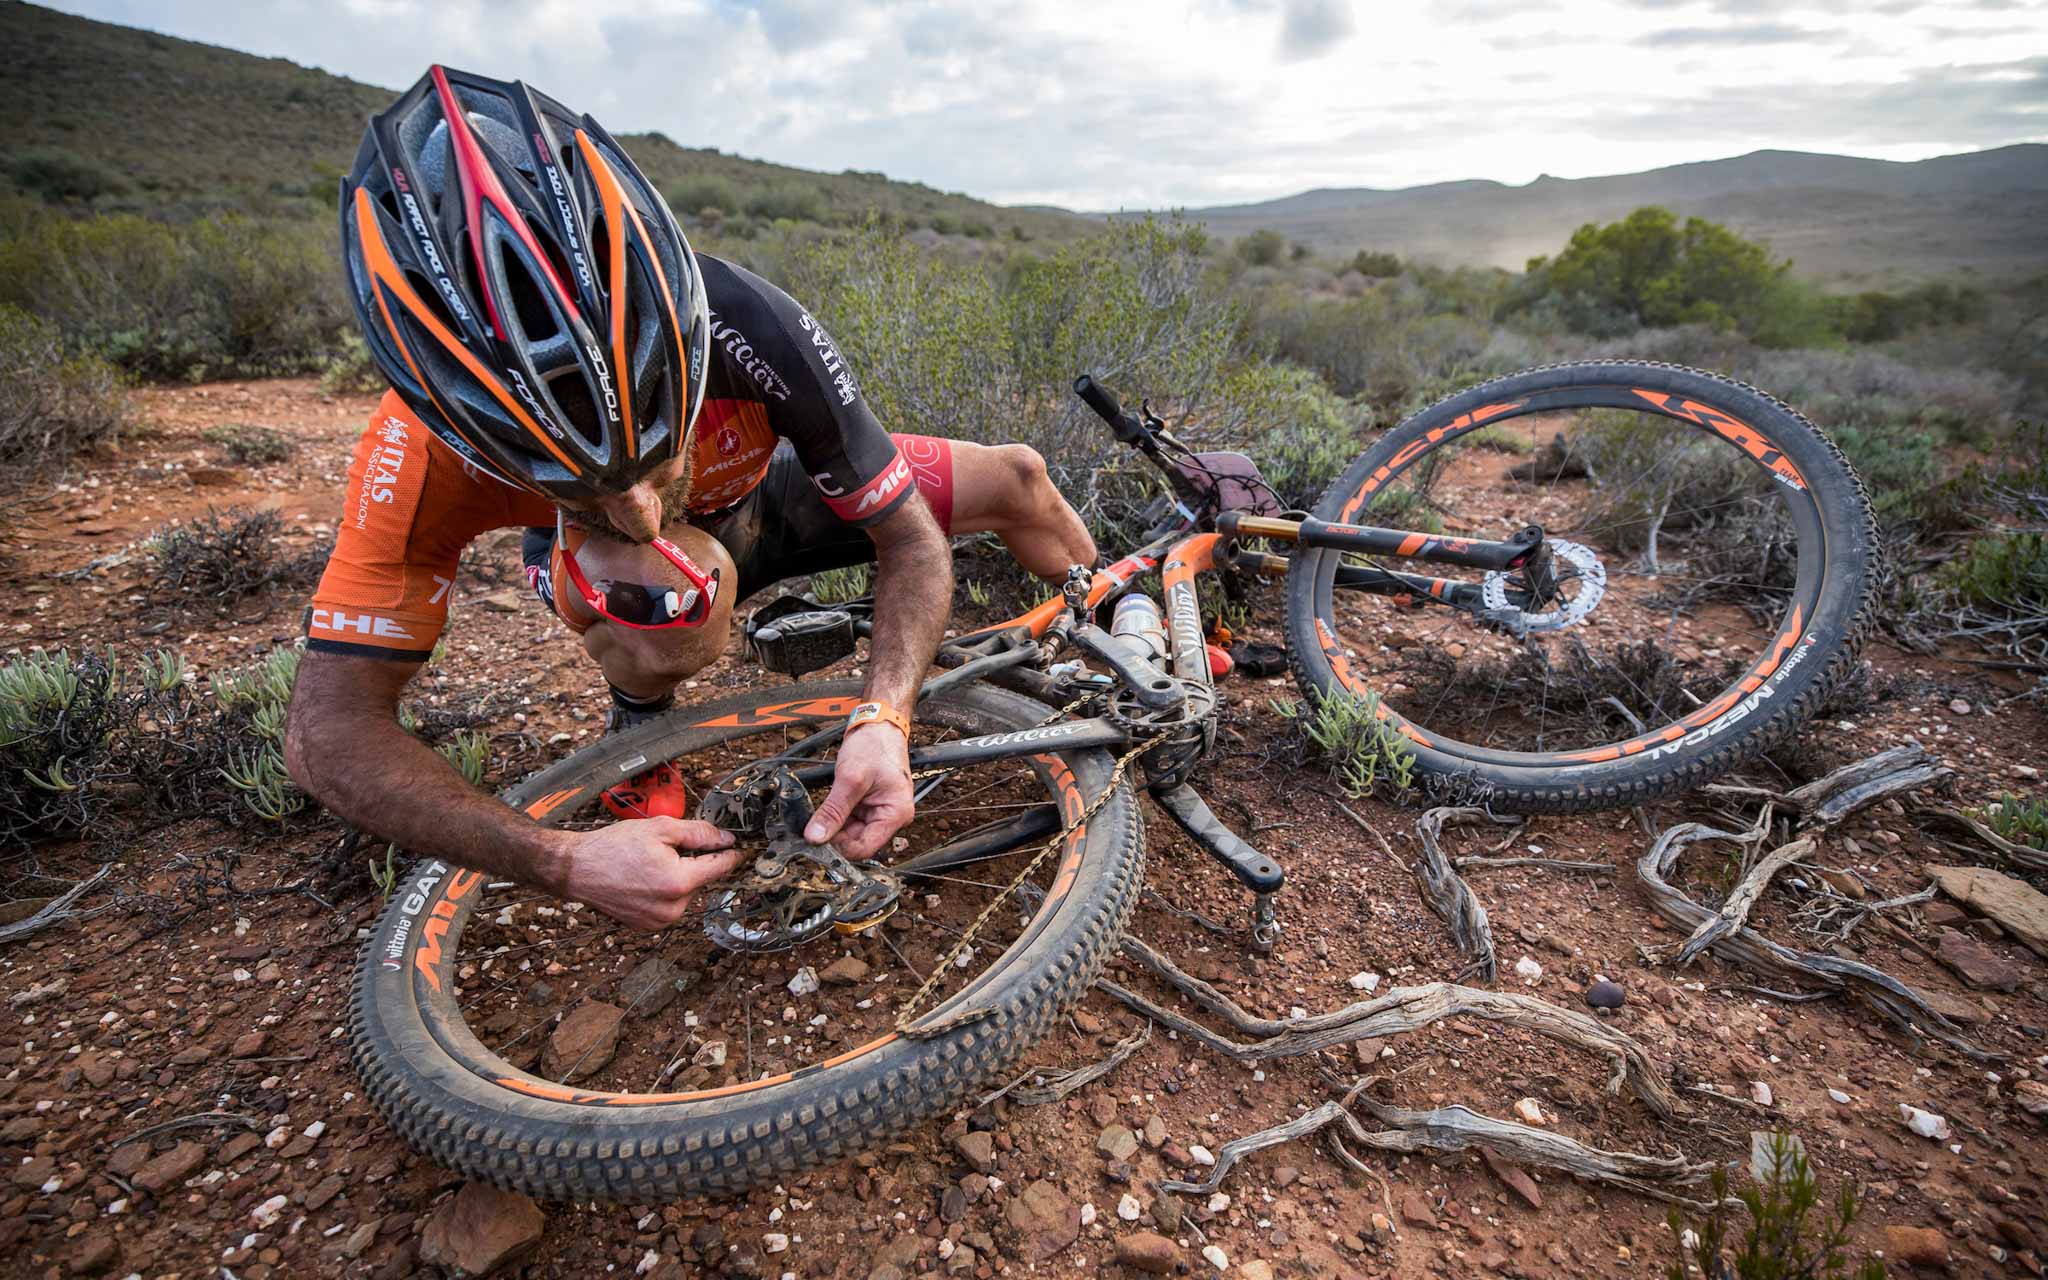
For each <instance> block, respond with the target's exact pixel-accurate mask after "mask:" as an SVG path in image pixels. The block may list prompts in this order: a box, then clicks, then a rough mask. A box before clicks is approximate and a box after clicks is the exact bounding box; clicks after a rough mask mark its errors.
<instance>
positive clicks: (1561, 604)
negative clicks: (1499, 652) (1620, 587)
mask: <svg viewBox="0 0 2048 1280" xmlns="http://www.w3.org/2000/svg"><path fill="white" fill-rule="evenodd" d="M1545 545H1546V546H1547V547H1548V548H1549V550H1550V557H1551V560H1552V562H1553V564H1554V565H1570V566H1571V572H1570V573H1569V574H1566V573H1557V574H1556V577H1557V581H1558V585H1559V587H1560V588H1562V589H1565V590H1568V591H1569V594H1568V595H1566V596H1564V597H1563V598H1562V599H1560V600H1557V601H1554V602H1553V603H1554V604H1555V606H1556V607H1555V608H1552V609H1550V610H1548V611H1547V612H1543V613H1530V612H1529V611H1527V610H1521V611H1519V612H1520V613H1521V623H1522V627H1523V628H1524V629H1525V630H1528V631H1561V630H1563V629H1564V628H1566V627H1569V626H1571V625H1573V624H1574V623H1578V622H1583V621H1585V619H1586V615H1588V614H1590V613H1592V612H1593V610H1594V608H1595V607H1596V606H1598V605H1599V603H1600V597H1601V596H1603V595H1605V594H1606V593H1607V566H1606V565H1604V564H1602V563H1601V562H1600V556H1599V554H1598V553H1597V552H1595V551H1594V550H1593V548H1591V547H1588V546H1582V545H1581V544H1579V543H1576V542H1567V541H1565V540H1564V539H1562V538H1552V539H1549V540H1548V542H1547V543H1546V544H1545ZM1513 576H1514V575H1512V574H1510V573H1504V572H1494V573H1489V574H1487V575H1486V578H1485V580H1484V581H1483V582H1481V584H1480V588H1479V590H1480V597H1481V599H1482V600H1483V601H1484V602H1485V605H1486V608H1487V610H1488V611H1489V612H1491V613H1495V614H1498V613H1499V612H1500V611H1502V610H1508V611H1510V612H1514V611H1515V610H1514V609H1513V606H1511V605H1510V604H1509V603H1508V584H1509V582H1510V581H1511V580H1512V578H1513Z"/></svg>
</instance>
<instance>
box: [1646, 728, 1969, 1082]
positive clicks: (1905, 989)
mask: <svg viewBox="0 0 2048 1280" xmlns="http://www.w3.org/2000/svg"><path fill="white" fill-rule="evenodd" d="M1887 754H1889V753H1887ZM1770 816H1771V815H1770V811H1769V809H1768V807H1767V808H1766V809H1765V811H1764V813H1763V815H1762V817H1761V818H1760V819H1759V820H1758V823H1757V825H1756V826H1754V827H1752V828H1751V829H1750V830H1748V831H1746V832H1735V831H1723V830H1720V829H1719V828H1717V827H1709V826H1707V825H1705V824H1704V823H1698V822H1684V823H1680V824H1679V825H1677V826H1675V827H1672V828H1670V829H1668V830H1666V831H1665V832H1664V833H1663V834H1662V835H1660V836H1658V837H1657V839H1656V841H1655V843H1653V844H1652V845H1651V846H1650V848H1649V850H1648V851H1647V852H1645V853H1644V854H1643V856H1642V858H1641V860H1640V861H1638V862H1637V863H1636V876H1637V878H1638V879H1639V880H1640V881H1641V883H1642V885H1643V888H1644V890H1645V891H1646V892H1647V893H1648V894H1649V896H1650V905H1651V907H1652V908H1653V909H1654V910H1655V911H1656V912H1657V914H1658V915H1660V916H1663V917H1664V918H1665V919H1666V920H1669V921H1671V922H1672V923H1673V924H1676V925H1679V926H1681V927H1684V928H1687V929H1691V930H1695V931H1700V930H1704V929H1705V928H1706V927H1707V926H1709V925H1711V924H1713V923H1714V922H1715V921H1716V920H1717V919H1718V916H1717V914H1716V913H1715V912H1713V911H1710V910H1708V909H1707V908H1706V907H1703V906H1701V905H1700V904H1699V903H1697V902H1694V901H1693V900H1692V899H1691V898H1689V897H1687V896H1686V895H1685V894H1684V893H1683V892H1681V891H1680V890H1679V889H1677V888H1676V887H1674V886H1673V885H1671V884H1670V883H1669V882H1668V881H1667V880H1666V879H1665V876H1666V875H1667V874H1668V873H1669V872H1670V870H1671V868H1672V867H1673V866H1675V865H1677V862H1678V859H1679V857H1680V855H1681V854H1683V853H1684V851H1685V850H1686V849H1687V848H1688V847H1690V846H1692V845H1694V844H1700V843H1704V842H1707V841H1714V840H1726V841H1732V842H1734V843H1735V844H1737V845H1741V846H1744V847H1746V848H1754V847H1755V846H1757V845H1759V844H1761V843H1762V841H1763V840H1764V839H1765V838H1766V837H1767V836H1768V834H1769V831H1770ZM1708 946H1709V949H1711V950H1712V951H1713V952H1714V954H1715V955H1717V956H1720V957H1721V958H1722V959H1724V960H1728V961H1730V962H1731V963H1734V964H1736V965H1738V966H1740V967H1742V968H1744V969H1749V970H1751V971H1753V972H1756V973H1760V974H1763V975H1764V976H1766V977H1771V978H1780V979H1791V980H1792V981H1795V982H1799V983H1803V984H1805V985H1807V986H1819V987H1824V988H1829V989H1832V990H1837V991H1843V992H1846V993H1847V994H1849V995H1853V996H1855V997H1856V998H1857V999H1858V1000H1861V1001H1862V1002H1863V1003H1865V1004H1866V1005H1869V1006H1870V1007H1871V1008H1873V1009H1875V1010H1877V1011H1878V1012H1879V1013H1881V1014H1883V1015H1884V1016H1885V1017H1887V1018H1889V1019H1891V1020H1892V1021H1893V1022H1895V1023H1897V1024H1898V1025H1899V1026H1901V1027H1903V1028H1905V1029H1906V1030H1907V1031H1908V1032H1911V1033H1912V1034H1914V1035H1925V1036H1931V1037H1933V1038H1934V1039H1936V1040H1939V1041H1941V1042H1942V1043H1943V1044H1946V1045H1948V1046H1949V1047H1950V1048H1952V1049H1954V1050H1955V1051H1956V1052H1958V1053H1960V1054H1962V1055H1964V1056H1965V1057H1967V1058H1971V1059H1973V1060H1975V1061H1978V1062H1988V1061H1992V1060H1995V1059H1997V1058H1998V1057H2000V1055H1998V1054H1995V1053H1991V1052H1988V1051H1987V1050H1985V1049H1982V1048H1980V1047H1978V1046H1977V1045H1976V1044H1975V1043H1973V1042H1972V1041H1970V1040H1969V1039H1967V1038H1966V1037H1964V1035H1963V1034H1962V1032H1961V1030H1960V1029H1959V1028H1957V1027H1956V1025H1955V1024H1954V1023H1952V1022H1950V1021H1949V1020H1948V1019H1947V1018H1944V1017H1942V1016H1941V1014H1939V1013H1937V1012H1936V1011H1935V1010H1934V1007H1933V1006H1932V1005H1931V1004H1929V1003H1928V1001H1927V998H1926V997H1925V996H1923V995H1921V994H1920V993H1919V992H1918V991H1915V990H1914V989H1913V988H1911V987H1909V986H1907V985H1906V984H1905V983H1903V982H1900V981H1899V980H1898V979H1897V978H1894V977H1892V976H1891V975H1890V974H1887V973H1885V972H1884V971H1882V970H1880V969H1874V968H1872V967H1871V966H1869V965H1867V964H1862V963H1859V962H1857V961H1854V960H1844V959H1841V958H1840V957H1837V956H1832V955H1826V954H1823V953H1820V952H1814V951H1795V950H1793V949H1792V948H1790V947H1786V946H1782V945H1780V944H1778V943H1776V942H1773V941H1771V940H1770V939H1769V938H1766V937H1764V936H1763V935H1762V934H1760V933H1758V932H1757V931H1756V930H1754V929H1751V928H1749V927H1748V926H1747V925H1740V924H1738V925H1737V926H1736V927H1734V928H1732V929H1731V930H1729V931H1728V932H1726V933H1725V934H1722V935H1720V936H1717V937H1716V938H1714V939H1713V940H1711V941H1710V942H1709V943H1708ZM1643 950H1644V952H1645V956H1646V958H1651V959H1654V957H1651V956H1649V954H1648V949H1647V948H1644V949H1643Z"/></svg>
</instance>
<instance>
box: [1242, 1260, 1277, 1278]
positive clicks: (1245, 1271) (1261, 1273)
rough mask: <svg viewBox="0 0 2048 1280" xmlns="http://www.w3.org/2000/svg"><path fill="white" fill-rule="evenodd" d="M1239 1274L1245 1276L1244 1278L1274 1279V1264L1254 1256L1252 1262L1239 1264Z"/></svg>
mask: <svg viewBox="0 0 2048 1280" xmlns="http://www.w3.org/2000/svg"><path fill="white" fill-rule="evenodd" d="M1237 1274H1238V1275H1239V1276H1241V1277H1243V1280H1273V1264H1272V1263H1270V1262H1266V1261H1264V1260H1263V1259H1258V1258H1254V1259H1253V1260H1252V1261H1250V1262H1246V1263H1241V1264H1239V1266H1238V1268H1237Z"/></svg>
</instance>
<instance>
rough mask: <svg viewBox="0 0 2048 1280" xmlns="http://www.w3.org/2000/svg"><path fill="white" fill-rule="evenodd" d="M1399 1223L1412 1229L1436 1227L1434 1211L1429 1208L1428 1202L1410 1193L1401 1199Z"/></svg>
mask: <svg viewBox="0 0 2048 1280" xmlns="http://www.w3.org/2000/svg"><path fill="white" fill-rule="evenodd" d="M1401 1221H1403V1222H1405V1223H1407V1224H1408V1225H1409V1226H1412V1227H1429V1228H1432V1229H1433V1228H1435V1226H1436V1211H1435V1210H1434V1209H1431V1208H1430V1207H1429V1201H1427V1200H1425V1199H1423V1198H1422V1197H1421V1196H1420V1195H1417V1194H1416V1193H1415V1192H1413V1191H1410V1192H1408V1193H1407V1194H1406V1195H1404V1196H1402V1197H1401Z"/></svg>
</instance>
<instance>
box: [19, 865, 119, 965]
mask: <svg viewBox="0 0 2048 1280" xmlns="http://www.w3.org/2000/svg"><path fill="white" fill-rule="evenodd" d="M113 870H114V867H113V864H112V863H109V864H107V865H106V866H103V867H101V868H100V869H99V870H98V871H96V872H94V873H93V874H92V876H91V877H90V878H89V879H85V880H81V881H79V882H78V883H77V884H75V885H72V886H71V887H70V888H69V889H67V890H65V891H64V893H63V895H62V896H61V897H57V898H52V899H51V900H50V901H49V902H47V903H45V904H44V905H43V907H42V909H41V910H39V911H37V912H36V913H35V914H34V915H32V916H30V917H29V918H28V919H26V920H17V921H15V922H14V923H13V924H9V925H0V945H4V944H6V943H9V942H13V941H14V940H16V939H17V938H26V937H28V936H29V935H30V934H32V933H41V932H42V931H43V930H45V929H48V928H50V927H52V926H54V925H60V924H63V923H64V922H65V921H66V920H76V919H83V918H84V917H86V916H89V915H91V914H92V913H93V912H92V910H86V911H74V910H72V909H71V904H72V903H74V902H76V901H78V900H79V899H80V898H82V897H84V896H85V895H86V894H87V893H89V892H91V891H92V890H93V889H94V888H96V887H97V886H98V885H99V883H100V881H102V880H105V879H106V878H107V877H108V876H109V875H111V874H113ZM94 910H96V908H95V909H94Z"/></svg>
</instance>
